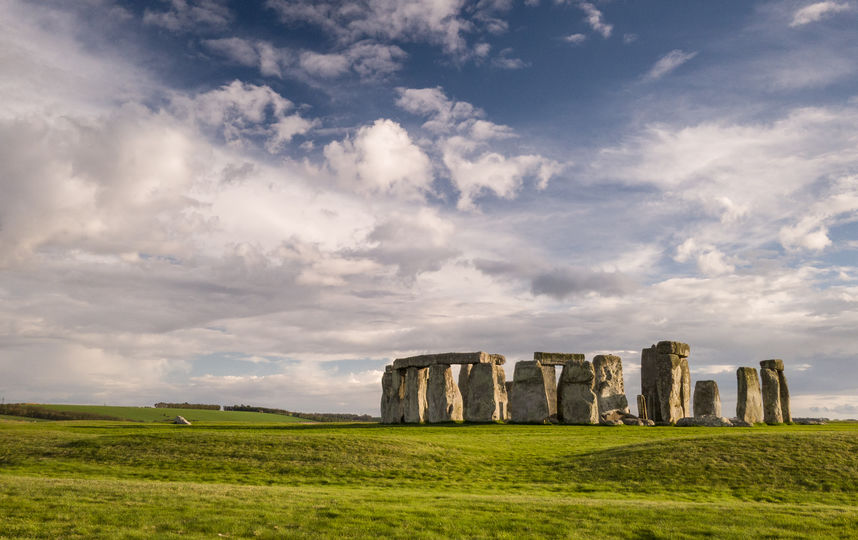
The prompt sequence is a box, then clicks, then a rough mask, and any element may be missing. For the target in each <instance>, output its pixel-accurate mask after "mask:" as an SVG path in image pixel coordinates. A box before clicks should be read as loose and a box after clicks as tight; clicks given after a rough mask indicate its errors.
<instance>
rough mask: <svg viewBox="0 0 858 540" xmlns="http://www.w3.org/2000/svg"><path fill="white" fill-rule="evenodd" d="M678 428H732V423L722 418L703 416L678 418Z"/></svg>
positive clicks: (711, 415)
mask: <svg viewBox="0 0 858 540" xmlns="http://www.w3.org/2000/svg"><path fill="white" fill-rule="evenodd" d="M676 425H677V426H678V427H690V426H700V427H733V422H731V421H730V420H729V419H728V418H724V417H723V416H718V415H714V414H704V415H703V416H695V417H693V418H692V417H686V418H680V419H679V420H677V421H676Z"/></svg>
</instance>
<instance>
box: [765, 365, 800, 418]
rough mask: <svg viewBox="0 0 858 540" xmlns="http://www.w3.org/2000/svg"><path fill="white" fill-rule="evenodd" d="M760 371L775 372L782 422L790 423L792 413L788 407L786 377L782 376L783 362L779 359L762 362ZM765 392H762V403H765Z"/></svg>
mask: <svg viewBox="0 0 858 540" xmlns="http://www.w3.org/2000/svg"><path fill="white" fill-rule="evenodd" d="M760 369H761V370H763V369H771V370H774V371H775V372H777V375H778V390H779V394H780V396H779V397H780V403H781V418H782V419H783V421H784V422H792V413H791V412H790V406H789V386H788V385H787V380H786V375H784V361H783V360H781V359H780V358H773V359H771V360H763V361H761V362H760ZM765 397H766V396H765V390H763V401H764V402H765Z"/></svg>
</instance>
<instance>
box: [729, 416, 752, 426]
mask: <svg viewBox="0 0 858 540" xmlns="http://www.w3.org/2000/svg"><path fill="white" fill-rule="evenodd" d="M730 422H731V423H732V424H733V427H754V424H749V423H748V422H745V421H744V420H741V419H739V418H731V419H730Z"/></svg>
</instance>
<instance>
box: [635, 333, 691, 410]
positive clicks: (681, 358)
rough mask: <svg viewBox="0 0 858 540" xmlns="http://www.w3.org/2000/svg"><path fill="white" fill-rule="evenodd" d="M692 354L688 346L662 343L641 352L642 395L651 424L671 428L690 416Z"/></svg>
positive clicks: (679, 343) (677, 342)
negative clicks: (662, 424) (670, 425)
mask: <svg viewBox="0 0 858 540" xmlns="http://www.w3.org/2000/svg"><path fill="white" fill-rule="evenodd" d="M690 350H691V349H690V347H689V346H688V344H687V343H682V342H679V341H659V342H658V344H656V345H653V346H652V347H650V348H648V349H643V350H642V351H641V393H642V394H643V395H644V397H645V398H646V404H647V413H649V415H650V418H651V419H652V420H655V421H656V422H659V423H664V424H666V423H671V424H672V423H675V422H676V421H677V420H679V419H680V418H683V417H685V416H686V415H688V414H690V412H691V407H690V400H691V372H690V370H689V367H688V358H687V357H688V355H689V354H690Z"/></svg>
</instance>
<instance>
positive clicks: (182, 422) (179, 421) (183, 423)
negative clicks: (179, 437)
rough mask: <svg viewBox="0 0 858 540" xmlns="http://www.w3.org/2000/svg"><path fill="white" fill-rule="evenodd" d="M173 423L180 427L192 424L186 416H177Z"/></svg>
mask: <svg viewBox="0 0 858 540" xmlns="http://www.w3.org/2000/svg"><path fill="white" fill-rule="evenodd" d="M173 423H174V424H177V425H180V426H190V425H191V423H190V422H188V420H187V419H186V418H185V417H184V416H177V417H175V418H173Z"/></svg>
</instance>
